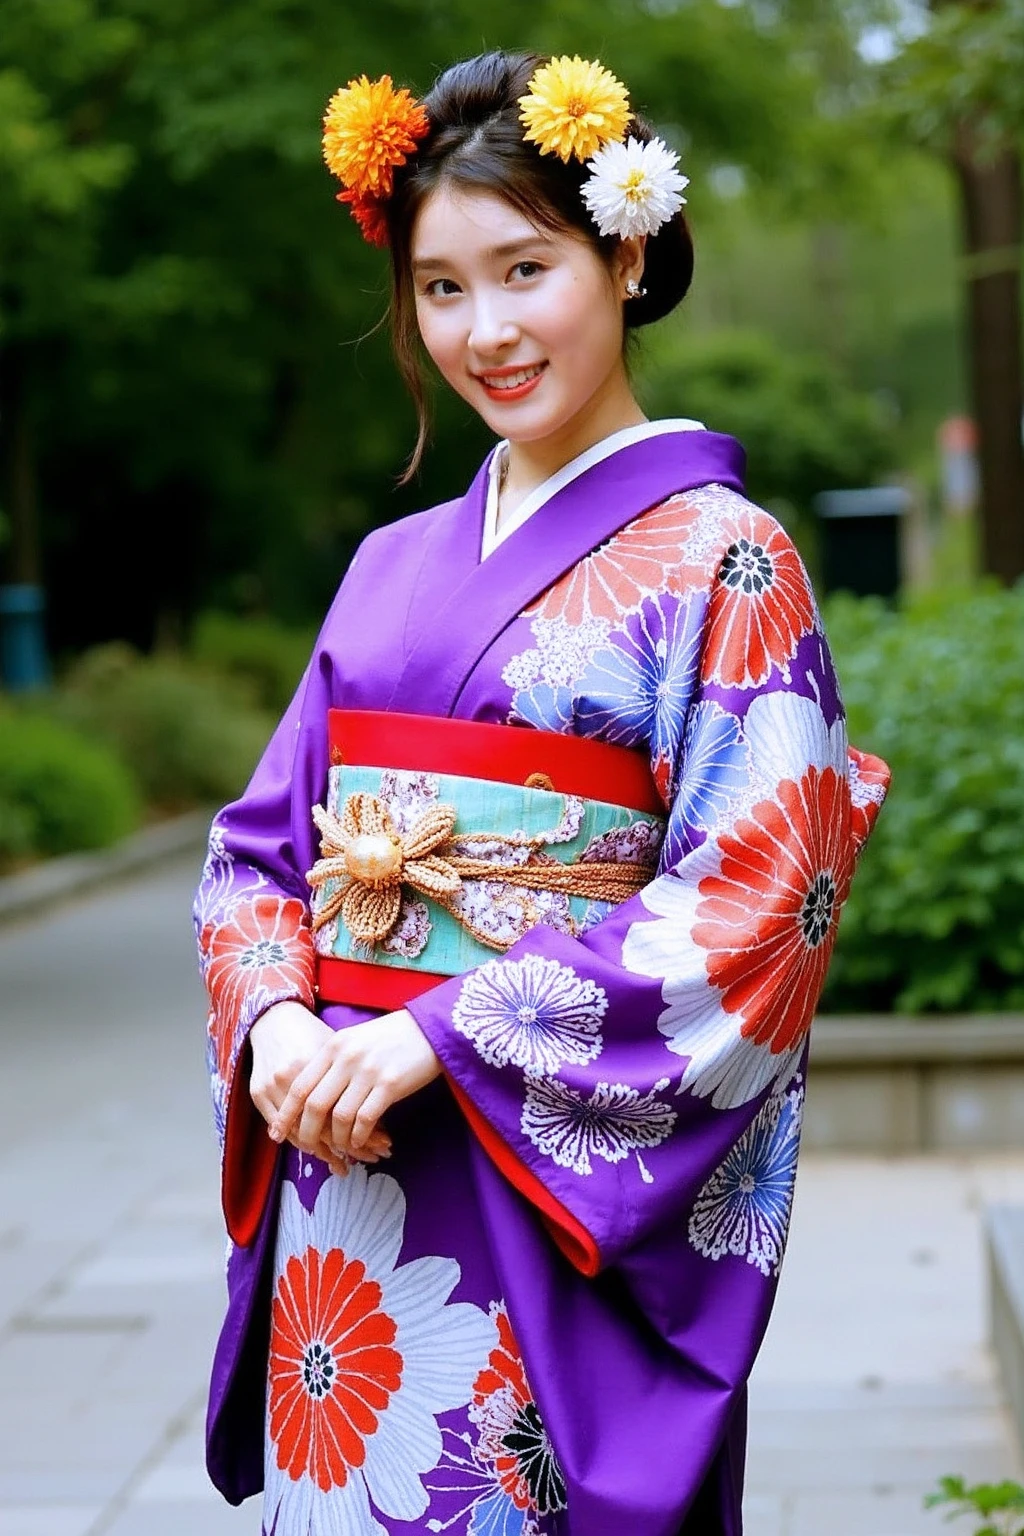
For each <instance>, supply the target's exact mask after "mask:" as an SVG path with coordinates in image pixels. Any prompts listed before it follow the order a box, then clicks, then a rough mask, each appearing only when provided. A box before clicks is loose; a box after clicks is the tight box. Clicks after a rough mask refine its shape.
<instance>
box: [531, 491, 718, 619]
mask: <svg viewBox="0 0 1024 1536" xmlns="http://www.w3.org/2000/svg"><path fill="white" fill-rule="evenodd" d="M699 511H700V509H699V507H697V506H696V505H695V504H694V503H693V502H690V501H688V500H687V499H686V497H685V496H672V497H670V498H669V500H668V501H664V502H662V503H661V504H660V505H659V506H657V507H654V508H653V509H652V510H651V511H650V512H644V513H642V514H641V516H640V517H638V518H636V520H635V521H634V522H632V523H630V524H629V525H628V527H626V528H623V529H621V530H620V532H619V533H617V534H615V535H614V536H613V537H612V538H611V539H609V541H608V543H607V544H604V545H602V547H601V548H600V549H598V550H595V551H594V553H593V554H591V555H587V557H586V559H585V560H581V561H580V562H579V563H578V564H577V565H574V566H573V568H572V570H571V571H568V572H566V574H565V575H564V576H563V577H562V578H561V580H560V581H556V582H555V584H554V585H553V586H551V587H549V588H548V590H547V591H546V592H545V593H544V595H543V597H541V598H540V600H539V601H538V602H537V603H535V604H534V605H533V606H532V607H531V608H527V609H526V610H525V616H526V617H528V618H542V619H564V620H565V622H566V623H568V624H582V623H583V621H584V620H585V619H591V618H604V619H617V618H618V617H619V615H620V614H622V613H625V612H627V611H628V610H629V609H630V608H635V607H636V606H637V605H638V604H639V603H640V602H641V601H642V600H643V598H644V597H646V596H647V595H648V594H649V593H651V592H664V591H669V592H678V591H681V590H682V584H681V581H680V564H679V561H680V554H681V551H682V548H683V545H684V544H685V542H686V539H687V535H688V534H689V531H690V529H691V527H692V526H693V524H694V522H695V521H696V519H697V517H698V515H699Z"/></svg>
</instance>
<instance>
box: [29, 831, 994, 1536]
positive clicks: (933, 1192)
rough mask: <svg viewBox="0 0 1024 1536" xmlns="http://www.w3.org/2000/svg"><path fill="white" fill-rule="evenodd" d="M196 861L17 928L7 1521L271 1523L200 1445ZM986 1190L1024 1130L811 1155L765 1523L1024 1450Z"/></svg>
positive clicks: (891, 1493)
mask: <svg viewBox="0 0 1024 1536" xmlns="http://www.w3.org/2000/svg"><path fill="white" fill-rule="evenodd" d="M197 868H198V865H197V862H196V859H195V858H192V857H190V858H188V859H185V860H179V861H177V862H171V863H170V864H168V865H167V866H166V867H165V868H164V869H162V870H161V871H160V872H159V873H156V874H151V875H141V874H140V875H137V876H136V877H134V878H133V879H132V880H131V882H130V883H124V884H121V885H117V886H113V887H109V888H106V889H103V890H100V891H97V892H94V893H92V894H91V895H90V896H88V897H82V898H80V899H78V900H77V901H75V902H74V903H73V904H70V905H64V906H60V907H58V908H56V909H55V910H54V911H53V912H52V913H50V914H49V915H48V916H47V917H45V918H41V917H39V916H34V917H33V918H31V919H30V920H29V919H26V920H24V921H20V922H14V923H8V924H6V925H4V926H3V927H2V928H0V1083H2V1085H3V1090H4V1092H3V1105H4V1119H5V1127H4V1129H5V1134H4V1136H3V1141H2V1145H3V1151H2V1153H0V1536H172V1533H173V1536H257V1533H258V1532H259V1525H260V1521H259V1510H258V1504H257V1501H250V1502H249V1503H248V1504H246V1505H243V1506H242V1508H241V1509H232V1508H230V1507H229V1506H228V1505H226V1504H224V1503H223V1502H222V1501H221V1500H220V1499H219V1498H218V1496H217V1495H216V1494H214V1493H213V1491H212V1489H211V1488H210V1486H209V1483H208V1482H207V1479H206V1475H205V1471H204V1469H203V1461H202V1420H203V1411H204V1406H205V1391H206V1378H207V1371H208V1367H209V1360H210V1356H211V1352H212V1348H213V1341H214V1338H215V1335H216V1330H217V1326H218V1323H219V1320H220V1310H221V1301H222V1295H223V1290H222V1259H223V1237H222V1234H221V1227H220V1221H219V1216H218V1211H217V1192H216V1176H217V1172H216V1162H217V1158H216V1149H215V1146H214V1141H213V1133H212V1129H211V1124H210V1117H209V1112H208V1106H207V1097H206V1083H205V1078H204V1072H203V1064H202V1061H203V1018H204V1006H203V997H202V995H201V991H200V987H199V983H198V979H197V977H196V973H195V962H194V952H193V948H192V935H191V928H190V925H189V920H188V902H189V893H190V890H191V887H192V885H193V883H194V879H195V875H196V872H197ZM810 1091H811V1092H812V1093H813V1083H812V1084H811V1089H810ZM993 1199H1000V1200H1001V1199H1013V1200H1022V1201H1024V1154H1022V1155H1015V1156H1007V1157H998V1156H986V1157H974V1158H951V1157H927V1158H916V1159H909V1160H877V1161H876V1160H872V1159H864V1158H858V1159H851V1158H842V1157H836V1156H830V1157H826V1156H823V1155H815V1156H811V1155H809V1154H808V1155H805V1157H804V1159H803V1161H802V1164H801V1170H800V1175H799V1180H798V1188H797V1198H796V1206H795V1211H794V1222H793V1233H792V1239H791V1245H790V1252H789V1255H788V1257H787V1260H786V1265H785V1269H784V1273H783V1279H782V1283H781V1286H780V1291H779V1300H778V1305H777V1308H776V1312H775V1315H774V1317H773V1320H772V1324H771V1327H770V1330H769V1334H768V1337H767V1339H766V1342H765V1346H764V1349H763V1351H762V1353H761V1356H760V1359H759V1361H758V1364H757V1367H756V1370H755V1374H754V1380H753V1382H752V1419H751V1439H750V1458H749V1495H748V1501H747V1506H748V1536H928V1533H932V1536H940V1533H942V1532H943V1531H945V1530H947V1529H949V1527H947V1526H945V1525H944V1524H943V1521H942V1519H941V1517H940V1515H939V1514H938V1513H925V1512H924V1511H923V1509H922V1498H923V1495H924V1493H925V1492H927V1491H928V1490H929V1489H930V1488H931V1487H932V1486H933V1485H934V1482H935V1480H936V1478H937V1477H938V1476H940V1475H941V1474H942V1473H944V1472H960V1473H963V1474H964V1475H965V1476H968V1477H970V1478H971V1479H988V1478H995V1477H1003V1476H1021V1475H1022V1474H1021V1466H1020V1460H1019V1457H1018V1454H1017V1451H1016V1449H1015V1447H1014V1444H1013V1440H1012V1436H1011V1431H1010V1424H1009V1420H1008V1417H1007V1414H1006V1412H1005V1409H1004V1406H1003V1403H1002V1400H1001V1397H1000V1394H999V1391H998V1384H997V1380H996V1375H995V1369H994V1363H993V1361H992V1359H991V1357H990V1355H989V1353H988V1352H987V1350H986V1346H985V1335H986V1317H985V1284H984V1263H983V1251H982V1242H981V1231H980V1224H979V1215H980V1212H981V1209H982V1207H983V1205H984V1204H985V1203H986V1202H987V1201H990V1200H993ZM953 1529H954V1531H955V1530H958V1529H959V1530H964V1531H965V1536H966V1528H965V1527H960V1526H957V1527H954V1528H953ZM623 1536H628V1533H626V1532H624V1533H623Z"/></svg>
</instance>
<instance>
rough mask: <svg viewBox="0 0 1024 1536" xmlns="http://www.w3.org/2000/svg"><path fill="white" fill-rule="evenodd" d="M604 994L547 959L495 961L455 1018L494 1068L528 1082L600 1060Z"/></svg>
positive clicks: (462, 998) (467, 991) (468, 986)
mask: <svg viewBox="0 0 1024 1536" xmlns="http://www.w3.org/2000/svg"><path fill="white" fill-rule="evenodd" d="M607 1007H608V996H607V993H606V992H605V991H604V988H603V987H599V986H598V985H597V983H596V982H594V981H591V980H590V979H589V978H588V977H581V976H577V974H576V972H575V971H574V970H573V969H572V967H571V966H568V965H560V964H559V962H558V961H557V960H553V959H546V958H545V957H544V956H542V955H526V956H525V957H524V958H523V959H522V960H488V961H486V962H485V963H484V964H483V965H481V966H480V967H479V968H478V969H477V970H475V971H471V972H470V974H469V975H468V977H467V978H466V980H465V982H464V983H463V986H462V990H461V991H460V993H459V996H458V998H457V999H456V1002H455V1007H454V1008H453V1010H452V1022H453V1023H454V1025H455V1028H456V1029H457V1030H458V1031H459V1033H460V1034H463V1035H465V1036H466V1037H467V1038H468V1039H470V1040H472V1042H473V1044H474V1045H475V1046H476V1049H477V1050H478V1051H479V1053H480V1055H481V1056H482V1057H483V1059H484V1060H485V1061H486V1062H489V1063H490V1065H491V1066H496V1067H503V1066H508V1065H512V1066H517V1067H521V1068H522V1069H523V1071H524V1072H525V1073H527V1074H528V1075H529V1076H540V1075H541V1074H543V1073H547V1072H557V1071H558V1069H559V1067H560V1066H562V1065H563V1064H564V1063H573V1064H575V1065H577V1066H582V1065H583V1064H584V1063H585V1062H588V1061H593V1060H594V1058H595V1057H596V1056H599V1055H600V1053H601V1047H602V1045H603V1044H604V1042H603V1040H602V1038H601V1027H600V1026H601V1020H602V1018H603V1017H604V1014H605V1011H606V1010H607Z"/></svg>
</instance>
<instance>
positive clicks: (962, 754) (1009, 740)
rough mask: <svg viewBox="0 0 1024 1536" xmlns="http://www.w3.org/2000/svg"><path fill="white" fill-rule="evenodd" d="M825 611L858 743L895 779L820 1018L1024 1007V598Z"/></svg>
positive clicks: (840, 604)
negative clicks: (833, 1014) (1023, 829)
mask: <svg viewBox="0 0 1024 1536" xmlns="http://www.w3.org/2000/svg"><path fill="white" fill-rule="evenodd" d="M823 608H824V619H825V625H826V629H827V632H828V635H829V639H830V642H831V645H832V648H833V651H834V654H835V658H836V666H837V670H838V673H839V678H840V682H841V686H842V690H843V695H844V699H845V703H846V707H847V712H848V717H849V734H850V740H851V742H852V743H853V744H854V745H855V746H858V747H861V748H863V749H865V750H867V751H870V752H874V753H877V754H878V756H880V757H882V758H884V759H885V761H886V762H888V764H889V765H890V767H891V769H892V787H891V789H890V792H889V798H888V800H887V802H886V804H885V806H884V807H883V809H882V812H881V815H880V817H879V820H878V823H877V825H876V827H875V831H874V833H873V835H872V837H871V839H870V841H869V842H868V845H867V848H866V849H865V851H864V854H863V857H862V860H861V866H860V868H859V870H858V872H857V876H856V878H855V880H854V884H853V892H852V894H851V897H850V900H849V902H848V904H847V907H846V909H845V910H844V913H843V918H842V922H841V924H840V929H839V939H838V942H837V945H836V952H835V955H834V958H833V964H832V968H831V971H830V974H829V978H828V983H827V987H826V991H825V995H824V999H823V1008H824V1009H826V1010H829V1011H839V1012H845V1011H848V1010H858V1009H873V1008H877V1009H880V1010H886V1009H894V1010H896V1011H900V1012H904V1011H905V1012H910V1013H917V1012H922V1011H929V1010H935V1011H940V1012H952V1011H957V1010H964V1011H976V1010H985V1009H1000V1008H1020V1007H1024V839H1022V838H1021V827H1022V826H1024V689H1022V688H1021V678H1022V677H1024V584H1018V586H1017V587H1016V588H1015V589H1013V590H1004V589H1002V588H999V587H996V586H987V585H983V586H981V587H978V588H975V589H966V590H951V591H941V592H940V591H935V592H927V593H923V594H918V595H915V596H914V598H913V599H908V600H907V602H906V603H905V604H904V605H903V606H902V607H899V608H895V607H894V608H890V607H887V606H886V605H885V604H883V603H882V602H881V600H878V599H856V598H853V597H849V596H847V595H845V594H841V593H839V594H836V595H835V596H834V597H833V598H831V599H829V600H827V601H826V602H825V603H824V605H823Z"/></svg>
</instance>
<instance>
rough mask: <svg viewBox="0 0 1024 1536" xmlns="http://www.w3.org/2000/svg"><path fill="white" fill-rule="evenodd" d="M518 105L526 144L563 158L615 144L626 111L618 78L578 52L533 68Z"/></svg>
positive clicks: (582, 157) (622, 134) (585, 156)
mask: <svg viewBox="0 0 1024 1536" xmlns="http://www.w3.org/2000/svg"><path fill="white" fill-rule="evenodd" d="M519 108H520V112H519V116H520V119H521V121H522V123H523V126H524V127H525V129H526V135H525V137H526V139H527V141H528V143H530V144H536V145H537V148H538V149H539V150H540V152H541V154H542V155H557V156H558V158H559V159H560V160H563V161H568V160H570V159H572V158H573V157H574V156H575V158H576V159H577V160H589V159H590V157H591V155H594V154H596V153H597V151H598V150H599V149H600V148H601V146H602V145H603V144H617V143H619V142H620V141H621V140H622V139H623V138H624V137H625V134H626V128H627V126H628V124H629V116H630V113H629V97H628V95H627V94H626V87H625V86H624V85H623V84H622V82H621V81H620V80H616V78H615V76H614V75H613V74H612V73H611V71H610V70H608V69H605V67H604V65H603V64H597V63H594V62H592V61H591V60H590V59H581V58H580V56H579V54H578V53H577V54H575V55H574V56H573V57H572V58H570V57H569V56H568V54H563V55H562V56H561V57H560V58H556V59H550V60H549V61H548V63H547V64H542V65H541V66H540V67H539V68H538V69H536V70H534V72H533V75H532V77H531V79H530V86H529V89H528V91H527V92H526V95H525V96H520V98H519Z"/></svg>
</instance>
